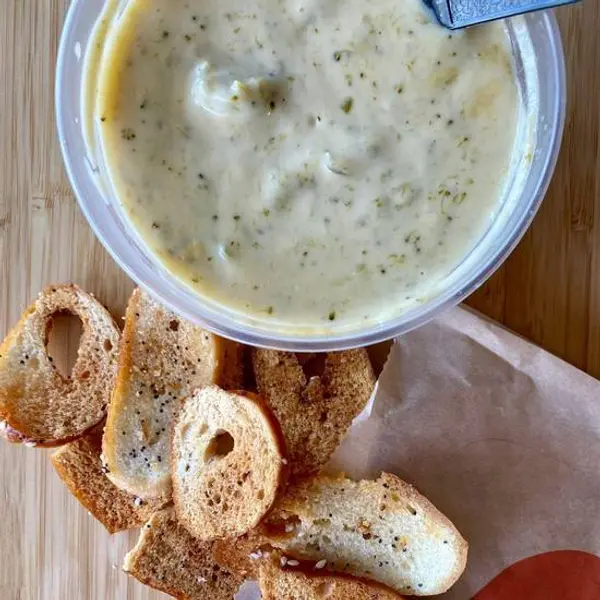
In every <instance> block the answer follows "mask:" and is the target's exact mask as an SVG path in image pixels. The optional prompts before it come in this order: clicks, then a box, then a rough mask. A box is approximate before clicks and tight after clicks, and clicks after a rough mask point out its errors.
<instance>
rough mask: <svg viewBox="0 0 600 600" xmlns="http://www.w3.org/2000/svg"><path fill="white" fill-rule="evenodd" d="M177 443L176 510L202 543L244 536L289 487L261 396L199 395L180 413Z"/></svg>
mask: <svg viewBox="0 0 600 600" xmlns="http://www.w3.org/2000/svg"><path fill="white" fill-rule="evenodd" d="M223 441H225V442H226V445H227V447H226V448H221V447H220V446H221V445H222V444H223ZM172 443H173V449H172V452H171V460H172V462H171V475H172V478H173V500H174V503H175V510H176V512H177V515H178V518H179V520H180V521H181V522H182V523H183V524H184V525H185V526H186V527H187V528H188V530H189V531H190V532H191V533H192V534H193V535H195V536H196V537H198V538H199V539H203V540H215V539H217V538H222V537H232V536H237V535H242V534H244V533H246V532H247V531H249V530H250V529H252V528H253V527H255V526H256V525H257V523H258V522H259V521H260V519H262V518H263V517H264V515H265V514H266V513H267V512H268V511H269V509H270V508H271V506H272V505H273V503H274V501H275V499H276V497H277V495H278V493H279V491H280V490H281V489H283V486H284V484H285V481H286V474H287V459H286V455H285V444H284V442H283V436H282V435H281V430H280V427H279V423H278V422H277V420H276V419H275V418H274V416H273V414H272V413H271V411H270V410H269V408H268V407H267V405H266V404H265V403H264V401H263V400H262V399H261V398H260V397H259V396H257V395H256V394H252V393H249V392H226V391H224V390H221V389H220V388H218V387H216V386H209V387H205V388H203V389H201V390H199V391H198V392H197V393H196V394H194V395H193V396H191V397H190V398H188V399H187V400H186V401H185V402H184V404H183V407H182V409H181V410H180V411H179V413H178V415H177V417H176V419H175V423H174V428H173V435H172Z"/></svg>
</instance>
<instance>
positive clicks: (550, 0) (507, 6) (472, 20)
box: [425, 0, 579, 29]
mask: <svg viewBox="0 0 600 600" xmlns="http://www.w3.org/2000/svg"><path fill="white" fill-rule="evenodd" d="M578 1H579V0H425V3H426V4H427V5H428V6H430V7H431V8H432V9H433V10H434V12H435V13H436V15H437V17H438V19H439V21H440V23H441V24H442V25H444V27H447V28H448V29H462V28H463V27H469V26H471V25H477V24H479V23H485V22H486V21H493V20H495V19H503V18H505V17H514V16H515V15H520V14H524V13H527V12H532V11H534V10H544V9H546V8H552V7H555V6H562V5H564V4H574V3H575V2H578Z"/></svg>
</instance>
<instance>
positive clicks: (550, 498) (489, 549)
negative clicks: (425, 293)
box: [330, 309, 600, 600]
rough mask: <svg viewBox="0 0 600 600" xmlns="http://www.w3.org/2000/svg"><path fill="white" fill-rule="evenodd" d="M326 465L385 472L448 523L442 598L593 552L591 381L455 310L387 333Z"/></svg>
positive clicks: (594, 418)
mask: <svg viewBox="0 0 600 600" xmlns="http://www.w3.org/2000/svg"><path fill="white" fill-rule="evenodd" d="M330 468H331V469H337V470H339V469H341V470H344V471H346V472H347V473H348V474H349V475H351V476H353V477H375V476H377V474H378V473H379V471H381V470H385V471H389V472H392V473H396V474H397V475H399V476H400V477H402V478H404V479H405V480H407V481H409V482H410V483H412V484H414V485H415V486H416V487H417V488H418V489H419V490H420V491H421V492H422V493H423V494H425V495H426V496H427V497H428V498H429V499H430V500H431V501H432V502H433V503H434V504H435V505H436V506H437V507H438V508H439V509H440V510H442V511H443V512H444V513H446V514H447V515H448V516H449V517H450V518H451V519H452V520H453V521H454V522H455V524H456V525H457V527H458V528H459V530H460V531H461V533H462V534H463V535H464V536H465V538H466V539H467V540H468V542H469V544H470V552H469V562H468V567H467V570H466V573H465V575H464V576H463V577H462V579H461V580H460V581H459V583H458V584H457V585H456V586H455V587H454V588H453V589H452V590H450V591H449V592H448V593H446V594H444V595H443V598H444V599H449V600H450V599H452V600H454V599H456V600H458V599H460V600H467V599H469V598H471V597H473V595H475V594H476V593H477V592H478V591H479V590H481V588H483V587H484V586H485V585H486V584H487V583H488V582H490V581H491V580H492V579H493V578H494V577H496V575H498V574H499V573H500V572H501V571H503V570H504V569H505V568H506V567H508V566H510V565H512V564H514V563H515V562H517V561H519V560H521V559H524V558H526V557H530V556H533V555H537V554H540V553H543V552H548V551H553V550H569V549H571V550H582V551H586V552H589V553H592V554H595V555H600V382H598V381H596V380H595V379H593V378H591V377H589V376H588V375H586V374H585V373H583V372H581V371H579V370H577V369H575V368H574V367H572V366H570V365H568V364H567V363H565V362H563V361H561V360H559V359H558V358H556V357H554V356H552V355H550V354H548V353H547V352H545V351H544V350H542V349H540V348H538V347H536V346H534V345H533V344H531V343H529V342H527V341H525V340H523V339H521V338H519V337H517V336H516V335H514V334H513V333H510V332H509V331H507V330H505V329H503V328H502V327H500V326H499V325H497V324H495V323H493V322H491V321H489V320H487V319H484V318H482V317H480V316H478V315H476V314H474V313H472V312H469V311H467V310H464V309H455V310H453V311H451V312H449V313H447V314H446V315H444V316H443V317H441V318H439V319H438V320H436V321H434V322H432V323H431V324H428V325H426V326H424V327H422V328H421V329H418V330H416V331H413V332H411V333H409V334H407V335H405V336H403V337H401V338H399V339H397V340H395V343H394V345H393V347H392V350H391V353H390V356H389V359H388V362H387V364H386V366H385V368H384V370H383V372H382V374H381V376H380V378H379V382H378V388H377V390H376V392H375V394H374V396H373V398H372V399H371V403H370V405H369V406H368V407H367V409H366V410H365V411H364V412H363V414H362V415H360V416H359V417H358V418H357V420H356V421H355V423H354V424H353V427H352V428H351V430H350V432H349V434H348V435H347V437H346V438H345V440H344V442H343V443H342V445H341V446H340V448H339V450H338V452H337V454H336V455H335V457H334V459H333V461H332V463H331V465H330ZM595 581H597V580H595ZM588 593H589V596H588ZM546 597H547V596H546ZM557 597H558V596H557ZM573 597H580V598H583V596H573ZM588 597H589V598H597V599H599V600H600V587H597V588H596V589H595V590H592V589H589V586H588V589H587V590H586V594H585V598H586V599H587V598H588ZM514 600H521V599H520V598H514ZM549 600H550V599H549Z"/></svg>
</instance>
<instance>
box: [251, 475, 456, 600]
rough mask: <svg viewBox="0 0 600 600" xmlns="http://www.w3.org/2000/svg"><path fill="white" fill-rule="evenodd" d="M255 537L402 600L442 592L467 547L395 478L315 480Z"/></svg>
mask: <svg viewBox="0 0 600 600" xmlns="http://www.w3.org/2000/svg"><path fill="white" fill-rule="evenodd" d="M258 533H259V534H260V535H262V536H263V537H264V538H265V539H266V540H268V542H269V543H270V544H271V545H273V546H275V547H277V548H279V549H280V550H281V551H282V552H285V553H286V554H287V555H291V556H293V557H294V558H296V559H304V560H313V561H320V560H325V561H327V566H328V568H330V569H331V570H333V571H338V572H347V573H350V574H352V575H354V576H358V577H364V576H367V577H369V579H373V580H376V581H379V582H381V583H383V584H385V585H388V586H390V587H392V588H393V589H395V590H396V591H398V592H400V593H405V594H409V595H416V596H421V595H431V594H441V593H443V592H445V591H446V590H447V589H448V588H449V587H450V586H451V585H453V584H454V583H455V582H456V580H457V579H458V578H459V577H460V575H461V574H462V572H463V571H464V569H465V566H466V560H467V551H468V544H467V542H466V541H465V540H464V539H463V538H462V536H461V535H460V533H459V532H458V531H457V529H456V527H455V526H454V525H453V524H452V523H451V522H450V520H449V519H448V518H447V517H445V516H444V515H443V514H442V513H440V512H439V511H438V510H437V509H436V508H435V507H434V506H433V505H432V504H431V502H429V501H428V500H427V499H426V498H425V497H424V496H422V495H421V494H419V493H418V492H417V491H416V490H415V489H414V488H413V487H412V486H410V485H409V484H407V483H405V482H404V481H402V480H400V479H399V478H398V477H396V476H395V475H391V474H389V473H382V474H381V476H380V477H379V479H377V480H374V481H371V480H363V481H352V480H350V479H348V478H346V477H345V476H343V475H338V476H325V475H320V476H318V477H315V478H313V479H312V480H307V481H303V482H301V483H300V484H298V485H296V486H294V487H293V488H289V489H288V490H287V491H286V493H285V494H284V495H283V496H281V497H280V498H279V499H278V502H277V504H276V506H275V507H274V508H273V510H272V511H271V513H270V514H269V516H268V518H267V519H265V520H264V521H263V522H262V523H261V524H260V526H259V527H258Z"/></svg>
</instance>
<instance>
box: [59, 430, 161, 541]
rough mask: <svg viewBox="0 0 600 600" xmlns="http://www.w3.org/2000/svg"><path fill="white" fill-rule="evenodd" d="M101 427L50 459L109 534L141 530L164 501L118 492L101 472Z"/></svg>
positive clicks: (60, 450)
mask: <svg viewBox="0 0 600 600" xmlns="http://www.w3.org/2000/svg"><path fill="white" fill-rule="evenodd" d="M101 451H102V428H101V427H100V426H99V427H97V428H95V429H94V430H92V431H91V432H89V433H87V434H86V435H84V436H83V437H81V438H80V439H78V440H76V441H74V442H71V443H70V444H67V445H66V446H63V447H62V448H59V449H58V450H56V451H55V452H54V453H53V454H52V455H51V457H50V460H51V461H52V464H53V466H54V468H55V469H56V472H57V473H58V475H59V476H60V478H61V479H62V480H63V482H64V483H65V485H66V486H67V487H68V488H69V491H70V492H71V493H72V494H73V495H74V496H75V497H76V498H77V500H79V502H81V504H82V505H83V506H84V507H85V508H86V509H87V510H88V511H89V512H90V513H91V514H92V516H93V517H95V518H96V519H97V520H98V521H100V523H102V525H104V527H105V528H106V529H107V531H108V532H109V533H116V532H118V531H123V530H125V529H133V528H135V527H141V526H142V525H143V524H144V523H145V522H146V521H147V520H148V519H149V518H150V517H151V516H152V515H153V514H154V513H155V512H156V511H157V510H158V509H160V508H161V507H162V506H163V505H164V504H166V502H167V499H160V498H159V499H153V500H150V501H142V500H141V499H139V498H136V497H135V496H132V495H130V494H128V493H127V492H124V491H122V490H120V489H118V488H117V487H116V486H115V485H114V484H112V483H111V482H110V481H109V479H108V478H107V477H106V475H105V473H104V469H103V466H102V462H101V460H100V454H101Z"/></svg>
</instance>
